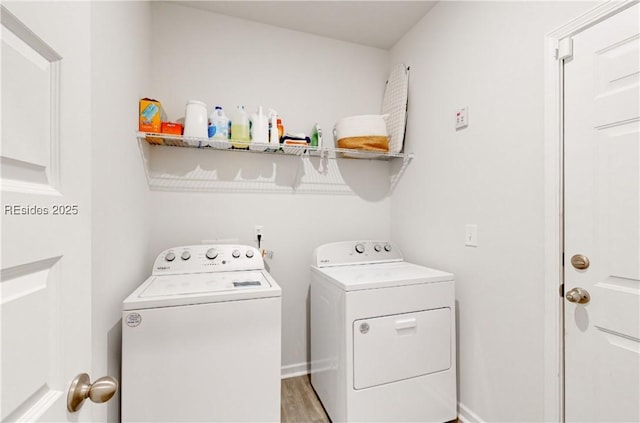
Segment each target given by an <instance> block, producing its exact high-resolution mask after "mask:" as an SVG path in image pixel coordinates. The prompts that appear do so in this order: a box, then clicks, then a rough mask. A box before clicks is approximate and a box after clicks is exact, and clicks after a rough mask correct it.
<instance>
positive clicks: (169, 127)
mask: <svg viewBox="0 0 640 423" xmlns="http://www.w3.org/2000/svg"><path fill="white" fill-rule="evenodd" d="M162 133H163V134H172V135H182V124H180V123H176V122H162Z"/></svg>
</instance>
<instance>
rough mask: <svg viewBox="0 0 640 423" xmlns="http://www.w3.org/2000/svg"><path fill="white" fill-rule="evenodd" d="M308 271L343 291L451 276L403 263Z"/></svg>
mask: <svg viewBox="0 0 640 423" xmlns="http://www.w3.org/2000/svg"><path fill="white" fill-rule="evenodd" d="M311 269H312V271H313V272H316V273H318V274H320V275H322V276H323V277H324V278H325V279H326V280H328V281H329V282H331V283H333V284H334V285H337V286H338V287H340V288H342V289H344V290H345V291H357V290H361V289H375V288H387V287H393V286H404V285H416V284H420V283H430V282H443V281H452V280H453V274H452V273H447V272H442V271H440V270H435V269H430V268H428V267H424V266H419V265H417V264H412V263H407V262H404V261H403V262H393V263H378V264H360V265H353V266H339V267H324V268H318V267H315V266H312V267H311Z"/></svg>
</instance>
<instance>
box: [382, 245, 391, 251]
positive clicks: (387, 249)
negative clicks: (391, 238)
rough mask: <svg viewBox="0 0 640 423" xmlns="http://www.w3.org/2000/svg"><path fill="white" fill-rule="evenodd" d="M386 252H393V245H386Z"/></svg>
mask: <svg viewBox="0 0 640 423" xmlns="http://www.w3.org/2000/svg"><path fill="white" fill-rule="evenodd" d="M384 250H385V251H386V252H389V251H391V244H385V246H384Z"/></svg>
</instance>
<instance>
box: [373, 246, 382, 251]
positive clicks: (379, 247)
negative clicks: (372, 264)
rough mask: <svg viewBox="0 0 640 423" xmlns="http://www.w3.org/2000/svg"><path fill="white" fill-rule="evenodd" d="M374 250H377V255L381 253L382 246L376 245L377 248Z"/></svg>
mask: <svg viewBox="0 0 640 423" xmlns="http://www.w3.org/2000/svg"><path fill="white" fill-rule="evenodd" d="M373 249H374V250H376V253H379V252H380V251H382V247H381V246H380V244H376V246H375V247H373Z"/></svg>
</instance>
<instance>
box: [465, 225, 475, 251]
mask: <svg viewBox="0 0 640 423" xmlns="http://www.w3.org/2000/svg"><path fill="white" fill-rule="evenodd" d="M464 230H465V231H464V232H465V233H464V245H466V246H467V247H477V246H478V225H465V227H464Z"/></svg>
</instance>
